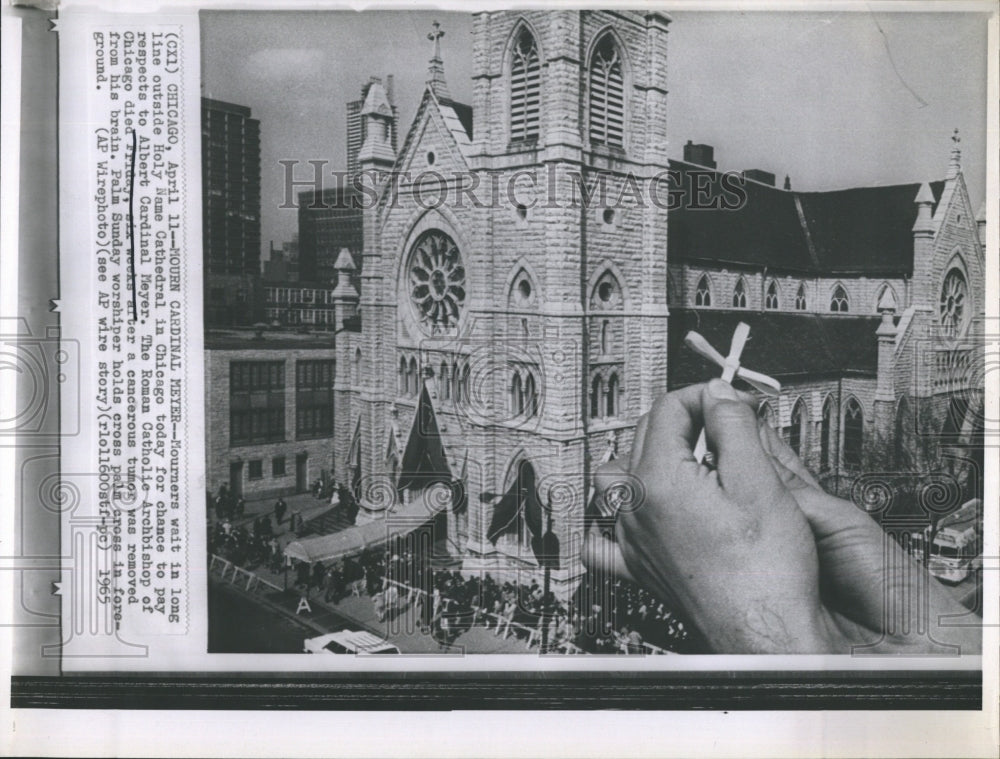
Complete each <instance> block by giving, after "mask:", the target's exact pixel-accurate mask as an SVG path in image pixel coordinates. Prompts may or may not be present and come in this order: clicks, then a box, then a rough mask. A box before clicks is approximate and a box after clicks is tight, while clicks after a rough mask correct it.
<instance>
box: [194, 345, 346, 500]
mask: <svg viewBox="0 0 1000 759" xmlns="http://www.w3.org/2000/svg"><path fill="white" fill-rule="evenodd" d="M334 354H335V352H334V348H333V340H332V338H330V337H329V336H328V335H327V336H319V335H303V334H297V333H292V332H278V331H268V332H264V331H256V332H255V331H252V330H235V329H232V330H213V331H209V332H207V333H206V335H205V378H206V383H205V435H206V451H207V456H208V461H207V464H206V487H207V488H208V489H209V490H211V491H212V492H213V493H215V492H218V489H219V486H220V485H222V484H223V483H225V484H227V485H228V486H229V489H230V491H231V492H234V493H238V494H242V495H243V496H244V497H245V498H247V499H252V498H264V497H271V496H276V495H278V494H282V495H287V494H289V493H300V492H304V491H306V490H307V489H308V488H309V486H310V484H311V483H312V482H314V481H315V480H316V479H317V478H319V477H321V476H322V475H327V476H328V475H329V473H330V471H331V470H332V467H333V455H334V448H333V429H334V418H333V376H334V370H335V355H334Z"/></svg>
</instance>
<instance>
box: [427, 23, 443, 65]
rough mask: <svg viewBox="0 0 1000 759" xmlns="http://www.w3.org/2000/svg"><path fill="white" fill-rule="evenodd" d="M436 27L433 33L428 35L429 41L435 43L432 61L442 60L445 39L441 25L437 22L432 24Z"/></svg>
mask: <svg viewBox="0 0 1000 759" xmlns="http://www.w3.org/2000/svg"><path fill="white" fill-rule="evenodd" d="M431 26H433V27H434V31H433V32H428V33H427V39H429V40H430V41H431V42H433V43H434V55H433V56H432V57H431V60H441V38H442V37H444V29H442V28H441V24H439V23H438V22H437V21H435V22H434V23H432V24H431Z"/></svg>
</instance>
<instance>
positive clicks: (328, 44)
mask: <svg viewBox="0 0 1000 759" xmlns="http://www.w3.org/2000/svg"><path fill="white" fill-rule="evenodd" d="M670 15H671V17H672V19H673V22H672V23H671V24H670V27H669V29H670V34H669V43H668V44H669V47H668V59H669V72H668V76H667V87H668V89H669V95H668V119H669V124H668V130H669V134H670V142H671V146H670V147H671V150H670V154H671V157H674V158H680V157H681V156H682V152H683V145H684V143H685V142H686V141H687V140H689V139H690V140H694V142H696V143H707V144H709V145H712V146H714V148H715V159H716V161H717V163H718V165H719V168H720V169H722V170H740V169H747V168H760V169H764V170H766V171H770V172H772V173H774V174H775V175H777V177H778V182H779V184H780V183H781V181H782V180H783V178H784V176H785V175H786V174H787V175H789V176H790V178H791V182H792V187H793V189H798V190H828V189H838V188H844V187H855V186H862V185H886V184H898V183H904V182H917V181H930V180H935V179H940V178H943V177H944V174H945V169H946V167H947V164H948V157H949V153H950V150H951V148H952V142H951V139H950V138H951V135H952V132H953V130H954V129H955V128H958V129H959V134H960V136H961V143H960V147H961V148H962V164H963V170H964V173H965V178H966V182H967V183H968V185H969V189H970V194H971V197H972V203H973V206H974V209H975V210H978V209H979V205H980V203H981V202H982V200H983V197H984V194H985V173H986V172H985V169H986V166H985V158H986V101H987V98H986V65H987V64H986V54H987V50H986V20H987V16H986V14H983V13H926V12H920V13H914V12H891V13H890V12H878V13H866V12H854V13H850V12H825V13H824V12H801V13H793V12H733V11H727V12H707V11H701V12H695V11H685V12H677V13H671V14H670ZM435 20H436V21H439V22H440V23H441V28H442V29H443V30H444V31H445V36H444V38H443V39H442V40H441V47H442V57H443V58H444V66H445V75H446V78H447V80H448V86H449V89H450V91H451V94H452V97H453V98H454V99H456V100H459V101H461V102H466V103H469V102H471V99H472V80H471V75H472V17H471V15H468V14H461V13H454V12H447V13H446V12H441V11H379V12H362V13H355V12H351V11H331V12H304V11H303V12H274V11H268V12H247V11H235V12H234V11H229V12H227V11H213V12H203V13H202V15H201V26H202V32H201V33H202V93H203V94H204V95H205V96H207V97H212V98H216V99H219V100H226V101H229V102H233V103H238V104H240V105H244V106H248V107H249V108H250V109H251V112H252V115H253V116H254V117H255V118H257V119H259V120H260V122H261V180H262V181H261V188H262V192H261V194H262V210H261V214H262V229H261V237H262V242H263V254H264V257H265V258H266V257H267V251H268V247H269V246H268V243H269V241H271V240H273V241H274V242H275V245H276V246H280V244H281V242H282V241H285V240H290V239H291V238H292V236H293V235H294V234H295V232H296V229H297V223H298V222H297V212H296V211H295V210H289V209H281V208H279V206H280V205H281V203H282V200H283V196H284V169H283V168H282V166H281V164H279V163H278V161H280V160H295V161H299V162H301V163H302V167H301V168H302V170H303V174H302V175H301V177H299V176H297V178H308V177H309V176H311V168H310V167H309V166H308V165H306V164H305V162H306V161H309V160H326V161H329V166H330V167H331V168H333V169H342V168H344V167H345V165H346V145H345V143H346V105H345V104H346V102H347V101H348V100H354V99H356V98H358V97H359V95H360V90H361V85H362V83H363V82H365V81H367V80H368V78H369V77H370V76H372V75H375V76H381V77H383V79H384V78H385V76H386V75H388V74H392V75H393V76H394V79H395V85H394V86H395V99H396V105H397V107H398V109H399V117H400V144H402V141H403V138H404V137H405V135H406V132H407V130H408V129H409V126H410V123H411V121H412V120H413V116H414V114H415V113H416V109H417V106H418V105H419V102H420V97H421V95H422V92H423V87H424V82H425V81H426V79H427V59H428V58H429V57H430V54H431V43H430V42H429V41H428V39H427V33H428V32H429V31H430V30H431V23H432V22H433V21H435Z"/></svg>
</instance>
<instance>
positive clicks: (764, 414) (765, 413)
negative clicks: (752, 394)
mask: <svg viewBox="0 0 1000 759" xmlns="http://www.w3.org/2000/svg"><path fill="white" fill-rule="evenodd" d="M757 418H758V419H760V420H761V421H762V422H764V424H766V425H768V426H769V427H774V410H773V409H772V408H771V404H770V403H768V402H767V401H764V402H763V403H761V404H760V405H759V406H758V407H757Z"/></svg>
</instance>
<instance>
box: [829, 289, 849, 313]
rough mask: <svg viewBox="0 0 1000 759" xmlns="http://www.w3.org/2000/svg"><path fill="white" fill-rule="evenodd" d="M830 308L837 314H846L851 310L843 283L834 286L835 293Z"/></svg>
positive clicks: (831, 297) (831, 298)
mask: <svg viewBox="0 0 1000 759" xmlns="http://www.w3.org/2000/svg"><path fill="white" fill-rule="evenodd" d="M830 310H831V311H833V312H834V313H837V314H846V313H847V312H848V310H849V303H848V300H847V290H845V289H844V288H843V286H842V285H837V286H836V287H835V288H833V295H832V296H830Z"/></svg>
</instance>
